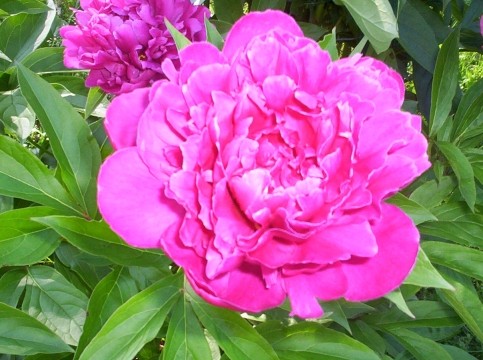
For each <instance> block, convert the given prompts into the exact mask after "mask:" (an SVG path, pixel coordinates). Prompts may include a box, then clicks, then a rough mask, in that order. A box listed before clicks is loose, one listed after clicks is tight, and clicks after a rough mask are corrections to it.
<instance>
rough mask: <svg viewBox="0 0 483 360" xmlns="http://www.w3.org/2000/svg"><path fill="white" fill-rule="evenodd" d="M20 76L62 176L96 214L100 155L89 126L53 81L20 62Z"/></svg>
mask: <svg viewBox="0 0 483 360" xmlns="http://www.w3.org/2000/svg"><path fill="white" fill-rule="evenodd" d="M18 79H19V83H20V89H21V91H22V93H23V95H24V96H25V98H26V99H27V101H28V102H29V104H30V106H32V108H33V109H34V111H35V113H36V114H37V116H38V118H39V120H40V123H41V124H42V127H43V129H44V130H45V132H46V133H47V135H48V137H49V140H50V145H51V147H52V151H53V152H54V155H55V158H56V159H57V162H58V164H59V167H60V170H61V177H62V180H63V181H64V183H65V185H66V186H67V188H68V189H69V190H70V192H71V194H72V196H73V197H74V198H75V200H76V201H77V202H78V203H79V204H80V205H81V206H82V208H83V209H84V211H85V212H86V213H87V214H88V215H89V216H90V217H91V218H94V217H95V215H96V213H97V202H96V191H97V184H96V179H97V173H98V171H99V167H100V164H101V155H100V150H99V145H98V144H97V142H96V140H95V139H94V137H93V136H92V133H91V131H90V129H89V126H88V125H87V123H86V122H85V121H84V119H83V118H82V117H81V116H80V115H79V113H77V112H76V111H75V110H74V109H73V108H72V106H70V105H69V104H68V103H67V102H66V101H65V100H64V99H62V98H61V96H60V95H59V94H58V92H57V91H56V90H55V89H54V88H53V87H52V86H51V85H50V84H48V83H47V82H46V81H45V80H43V79H42V78H40V77H39V76H38V75H36V74H35V73H33V72H32V71H30V70H28V69H27V68H25V67H24V66H23V65H20V64H19V65H18Z"/></svg>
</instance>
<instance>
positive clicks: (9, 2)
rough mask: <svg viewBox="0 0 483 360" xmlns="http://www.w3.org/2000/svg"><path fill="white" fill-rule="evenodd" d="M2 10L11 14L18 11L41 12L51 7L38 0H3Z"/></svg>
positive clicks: (0, 4) (0, 5)
mask: <svg viewBox="0 0 483 360" xmlns="http://www.w3.org/2000/svg"><path fill="white" fill-rule="evenodd" d="M0 10H3V11H5V12H6V13H7V14H10V15H13V14H18V13H27V14H40V13H44V12H46V11H48V10H50V8H49V7H48V6H47V5H45V4H44V3H42V2H41V1H37V0H2V2H0Z"/></svg>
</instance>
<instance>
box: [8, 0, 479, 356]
mask: <svg viewBox="0 0 483 360" xmlns="http://www.w3.org/2000/svg"><path fill="white" fill-rule="evenodd" d="M77 5H78V4H76V2H75V1H73V0H70V1H58V3H55V2H54V1H53V0H45V1H43V0H2V1H1V3H0V359H1V360H7V359H26V360H27V359H28V360H34V359H35V360H41V359H49V360H50V359H52V360H57V359H75V360H79V359H80V360H85V359H103V360H110V359H112V360H122V359H126V360H129V359H134V358H137V359H143V360H147V359H195V360H198V359H199V360H207V359H214V360H217V359H233V360H238V359H272V360H274V359H280V360H284V359H287V360H289V359H290V360H292V359H297V360H299V359H300V360H303V359H351V360H352V359H361V360H363V359H375V360H376V359H398V360H403V359H404V360H409V359H418V360H423V359H430V358H437V359H442V360H451V359H454V360H469V359H477V358H481V356H482V345H481V341H482V340H483V312H482V308H483V307H482V303H481V297H482V288H481V281H482V280H483V266H482V265H481V264H482V253H481V248H482V247H483V214H482V211H483V190H482V183H483V111H482V110H483V80H482V75H483V62H482V55H481V52H482V46H483V39H482V37H481V35H480V32H479V31H480V29H479V25H478V21H479V17H480V16H481V14H482V12H483V2H481V1H478V0H473V1H471V0H399V1H398V0H359V1H349V0H334V1H328V0H326V1H324V0H292V1H287V0H252V1H242V0H212V1H209V2H208V1H205V6H208V7H210V9H211V10H212V13H214V17H213V18H212V19H211V22H212V23H213V24H214V25H215V27H216V29H217V31H216V30H215V27H213V28H210V32H211V35H210V38H211V39H213V40H214V41H220V38H219V35H218V32H219V33H221V34H222V35H223V34H224V33H226V32H227V30H228V29H229V27H230V26H231V24H232V23H233V22H234V21H236V19H238V18H239V17H240V16H242V14H243V13H244V12H247V11H255V10H264V9H267V8H277V9H281V10H284V11H285V12H287V13H289V14H291V15H292V16H293V17H295V19H296V20H297V21H299V23H300V25H301V26H302V28H303V29H304V31H305V33H306V35H307V36H309V37H311V38H313V39H315V40H318V41H320V44H321V46H322V47H323V48H325V49H327V50H328V51H330V53H331V55H332V57H333V58H338V57H345V56H350V55H351V54H352V53H355V52H363V53H364V54H367V55H370V56H373V57H376V58H378V59H381V60H383V61H384V62H386V63H387V64H389V65H390V66H392V67H393V68H395V69H396V70H397V71H399V72H400V73H401V74H402V75H403V77H404V79H405V82H406V88H407V94H406V99H407V101H406V102H405V104H404V106H405V108H406V109H407V110H408V111H411V112H417V113H420V114H422V115H423V117H424V129H423V131H424V133H425V134H426V135H427V137H428V139H429V143H430V148H429V153H430V158H431V161H432V163H433V167H432V168H431V169H430V170H428V171H427V172H426V173H425V174H424V175H423V176H422V177H420V178H419V179H418V180H417V181H416V182H415V183H414V184H412V185H411V186H410V187H409V188H408V189H406V190H405V191H404V192H403V193H399V194H397V195H395V196H394V197H393V198H392V199H391V200H390V201H391V202H392V203H394V204H397V205H398V206H400V207H402V208H403V209H404V210H405V211H406V212H407V213H409V214H410V216H411V217H412V218H413V220H414V222H415V223H416V224H418V227H419V230H420V232H421V234H422V242H421V251H420V254H419V257H418V262H417V265H416V268H415V270H414V272H413V273H412V274H411V275H410V277H409V278H408V279H407V280H406V281H405V283H404V285H403V286H401V288H400V289H398V290H397V291H394V292H393V293H391V294H389V295H387V296H386V297H385V298H383V299H380V300H377V301H372V302H368V303H348V302H345V301H335V302H330V303H326V304H324V309H326V315H325V316H324V317H323V318H322V319H319V320H317V321H300V320H299V319H296V318H289V317H288V309H287V307H286V306H282V307H280V308H277V309H274V310H270V311H267V312H266V313H264V314H238V313H235V312H232V311H228V310H225V309H221V308H216V307H213V306H211V305H208V304H206V303H205V302H204V301H202V300H201V299H199V298H198V297H197V296H196V295H195V294H194V293H193V292H192V291H191V289H190V288H189V286H188V284H187V283H185V282H184V279H183V276H182V274H181V272H180V271H179V270H178V269H177V268H176V267H174V266H172V264H171V261H170V260H169V259H167V258H166V257H165V256H164V255H163V254H162V252H160V251H151V250H140V249H134V248H130V247H128V246H127V245H125V244H124V243H123V242H122V240H121V239H120V238H119V237H118V236H117V235H116V234H114V233H113V232H111V231H110V229H109V227H108V226H107V225H106V224H105V223H104V222H103V221H102V220H101V219H100V216H99V214H98V211H97V207H96V201H95V200H96V195H95V192H96V175H97V172H98V169H99V166H100V163H101V161H102V159H103V158H105V157H106V156H107V155H108V154H109V153H110V152H111V148H110V145H109V143H108V142H107V140H106V136H105V133H104V130H103V126H102V121H103V116H104V114H105V109H106V106H107V105H108V103H109V98H108V97H106V95H105V94H103V93H102V92H101V91H100V90H99V89H96V88H92V89H87V88H86V87H85V86H84V75H85V74H83V73H82V72H78V71H77V72H73V71H70V70H68V69H66V68H64V66H63V63H62V51H63V50H62V48H61V47H59V46H58V45H59V44H60V41H59V39H58V36H57V31H58V28H59V26H61V25H62V24H63V23H65V22H71V21H72V11H71V10H70V9H69V7H70V6H77Z"/></svg>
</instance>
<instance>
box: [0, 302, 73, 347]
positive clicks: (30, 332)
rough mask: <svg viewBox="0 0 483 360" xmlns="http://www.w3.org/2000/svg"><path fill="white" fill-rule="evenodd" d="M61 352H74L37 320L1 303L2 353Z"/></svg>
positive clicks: (0, 333)
mask: <svg viewBox="0 0 483 360" xmlns="http://www.w3.org/2000/svg"><path fill="white" fill-rule="evenodd" d="M60 352H73V351H72V349H71V348H70V347H69V346H68V345H67V344H65V343H64V342H63V341H62V340H61V339H60V338H59V337H57V335H55V334H54V333H52V332H51V331H50V330H49V329H48V328H47V327H46V326H45V325H43V324H42V323H40V322H39V321H37V320H36V319H34V318H32V317H30V316H28V315H27V314H25V313H24V312H23V311H20V310H18V309H15V308H13V307H11V306H8V305H5V304H2V303H0V353H3V354H14V355H31V354H38V353H45V354H55V353H60Z"/></svg>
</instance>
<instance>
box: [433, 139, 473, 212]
mask: <svg viewBox="0 0 483 360" xmlns="http://www.w3.org/2000/svg"><path fill="white" fill-rule="evenodd" d="M436 144H437V146H438V148H439V150H440V151H441V152H442V153H443V155H444V157H445V158H446V159H447V160H448V162H449V165H450V166H451V168H452V169H453V171H454V173H455V175H456V178H457V179H458V187H459V189H460V191H461V195H463V198H464V199H465V201H466V203H467V204H468V206H469V207H470V209H472V210H474V208H475V202H476V184H475V174H474V172H473V168H472V167H471V163H470V162H469V160H468V158H467V157H466V156H465V154H463V152H462V151H461V150H460V149H459V148H458V147H457V146H456V145H453V144H451V143H449V142H443V141H438V142H437V143H436Z"/></svg>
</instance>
